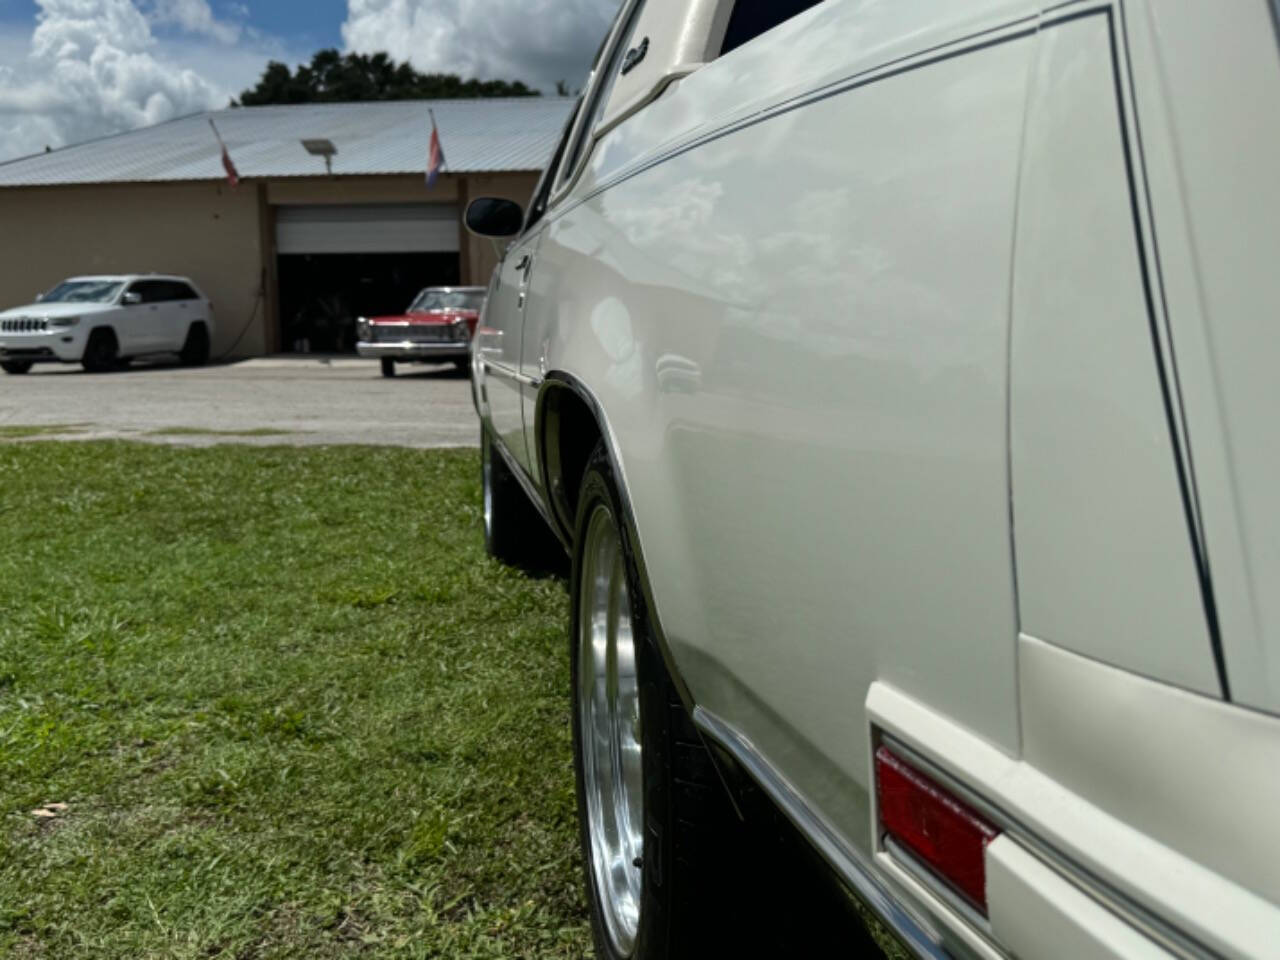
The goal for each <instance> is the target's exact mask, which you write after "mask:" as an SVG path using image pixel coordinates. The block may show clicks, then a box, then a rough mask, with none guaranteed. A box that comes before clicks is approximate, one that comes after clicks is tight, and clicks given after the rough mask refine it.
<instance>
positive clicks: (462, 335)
mask: <svg viewBox="0 0 1280 960" xmlns="http://www.w3.org/2000/svg"><path fill="white" fill-rule="evenodd" d="M453 335H454V336H455V337H457V338H458V339H459V340H470V339H471V325H470V324H468V323H467V321H466V320H455V321H453Z"/></svg>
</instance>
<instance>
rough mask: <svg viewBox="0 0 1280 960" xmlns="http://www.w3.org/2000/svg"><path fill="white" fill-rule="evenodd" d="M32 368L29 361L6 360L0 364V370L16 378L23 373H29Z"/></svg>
mask: <svg viewBox="0 0 1280 960" xmlns="http://www.w3.org/2000/svg"><path fill="white" fill-rule="evenodd" d="M32 366H33V364H32V363H31V361H30V360H6V361H5V362H4V363H0V370H3V371H4V372H5V373H11V374H13V375H14V376H18V375H20V374H23V373H29V372H30V371H31V367H32Z"/></svg>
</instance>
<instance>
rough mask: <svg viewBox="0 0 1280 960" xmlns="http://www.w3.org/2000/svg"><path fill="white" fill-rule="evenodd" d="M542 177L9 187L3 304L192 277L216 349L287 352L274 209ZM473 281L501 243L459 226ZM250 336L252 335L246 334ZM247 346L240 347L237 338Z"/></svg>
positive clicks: (456, 194)
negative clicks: (58, 292) (78, 282)
mask: <svg viewBox="0 0 1280 960" xmlns="http://www.w3.org/2000/svg"><path fill="white" fill-rule="evenodd" d="M537 179H538V177H537V174H533V173H514V174H513V173H504V174H481V175H474V174H473V175H468V176H465V177H463V176H456V177H455V176H448V175H446V176H442V177H441V178H440V180H439V181H438V182H437V183H436V186H435V188H434V189H432V190H430V191H428V190H427V188H426V185H425V184H424V182H423V178H422V177H420V176H386V177H341V178H336V179H330V178H326V177H315V178H308V179H292V180H274V181H270V182H253V181H246V182H245V183H242V184H241V185H240V186H239V187H238V188H236V189H234V190H233V189H231V188H229V187H227V186H226V185H225V184H223V183H221V182H219V183H177V184H156V183H148V184H101V185H87V186H71V187H65V186H64V187H20V188H7V189H0V309H4V308H7V307H11V306H21V305H23V304H27V303H30V302H31V301H32V299H33V297H34V295H35V294H36V293H38V292H39V291H41V290H47V289H49V288H50V287H52V286H53V285H54V284H56V283H57V282H58V281H59V280H63V279H65V278H66V277H69V276H74V275H76V274H92V273H138V272H156V273H174V274H178V275H181V276H188V277H191V279H193V280H194V281H195V282H196V284H197V285H199V286H200V288H201V289H202V290H203V291H204V292H205V294H206V295H207V296H208V297H209V299H210V300H212V301H213V303H214V307H215V312H216V317H217V330H216V332H215V335H214V343H213V355H214V356H215V357H218V356H222V355H223V354H225V353H227V351H228V350H232V353H231V355H232V356H238V357H242V356H257V355H260V354H263V353H266V352H268V351H270V350H273V349H277V348H278V343H277V340H278V336H277V332H278V326H279V322H278V318H277V315H276V312H277V309H276V299H277V297H276V294H277V291H276V289H275V249H274V248H275V237H274V216H273V208H274V207H275V206H280V205H293V204H309V203H326V204H366V203H431V202H438V203H452V202H456V203H458V204H460V205H465V204H466V202H467V200H468V198H471V197H478V196H500V197H507V198H509V199H512V200H515V201H517V202H518V203H520V204H521V205H524V204H527V203H528V201H529V197H530V196H531V194H532V193H533V189H534V187H535V186H536V184H537ZM459 236H460V241H461V246H462V276H463V280H464V282H467V283H475V284H482V285H483V284H487V283H488V282H489V275H490V274H491V273H492V271H493V267H494V265H495V264H496V263H497V257H496V256H495V254H494V250H493V245H492V244H491V243H490V242H489V241H487V240H480V239H478V238H476V237H472V236H470V234H467V233H466V231H465V230H464V229H463V228H462V225H461V224H459ZM242 334H243V335H242ZM237 338H239V339H238V342H236V343H235V345H234V349H232V344H233V342H234V341H236V340H237Z"/></svg>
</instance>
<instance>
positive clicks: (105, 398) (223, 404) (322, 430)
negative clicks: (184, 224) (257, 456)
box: [0, 357, 480, 447]
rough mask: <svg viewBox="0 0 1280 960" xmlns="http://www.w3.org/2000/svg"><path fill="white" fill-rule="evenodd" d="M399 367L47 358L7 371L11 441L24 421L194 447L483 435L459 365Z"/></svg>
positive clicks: (73, 433) (305, 360) (76, 434)
mask: <svg viewBox="0 0 1280 960" xmlns="http://www.w3.org/2000/svg"><path fill="white" fill-rule="evenodd" d="M399 369H400V375H399V376H397V377H395V378H394V379H384V378H383V377H382V375H381V374H380V372H379V368H378V363H377V361H370V360H361V359H359V358H354V357H341V358H332V359H328V358H316V357H296V358H295V357H266V358H262V359H257V360H246V361H242V362H240V363H234V364H226V365H220V366H209V367H202V368H198V369H186V368H183V367H177V366H146V365H141V364H138V365H135V366H133V367H132V368H130V369H129V370H123V371H119V372H116V373H107V374H87V373H84V372H82V371H81V370H80V368H79V367H64V366H60V365H39V366H36V367H35V368H34V369H33V370H32V371H31V373H29V374H27V375H25V376H16V377H15V376H7V375H0V438H3V435H4V433H5V432H9V433H12V432H13V428H16V427H50V428H54V427H57V428H61V429H60V430H58V431H57V432H55V431H53V430H50V431H49V432H47V433H46V434H45V435H46V436H49V437H54V436H58V437H62V438H64V439H90V438H94V439H100V438H112V437H114V438H127V439H130V440H146V441H151V442H157V443H182V444H191V445H208V444H213V443H228V442H234V443H257V444H280V443H287V444H337V443H356V444H377V445H389V446H402V447H440V446H475V445H476V444H477V443H478V440H479V430H480V427H479V422H478V421H477V419H476V414H475V409H474V408H473V407H472V405H471V384H470V381H468V380H467V379H466V378H465V377H464V376H462V375H461V374H459V373H458V372H457V371H456V370H455V368H454V367H453V365H452V364H450V365H447V366H417V365H413V366H402V367H400V368H399Z"/></svg>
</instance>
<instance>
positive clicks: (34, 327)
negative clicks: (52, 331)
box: [0, 317, 49, 333]
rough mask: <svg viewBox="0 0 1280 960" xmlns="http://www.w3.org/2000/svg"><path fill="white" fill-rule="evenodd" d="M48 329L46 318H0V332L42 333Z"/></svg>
mask: <svg viewBox="0 0 1280 960" xmlns="http://www.w3.org/2000/svg"><path fill="white" fill-rule="evenodd" d="M48 329H49V321H48V320H40V319H38V318H37V317H15V318H13V319H12V320H0V333H44V332H45V331H47V330H48Z"/></svg>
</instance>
